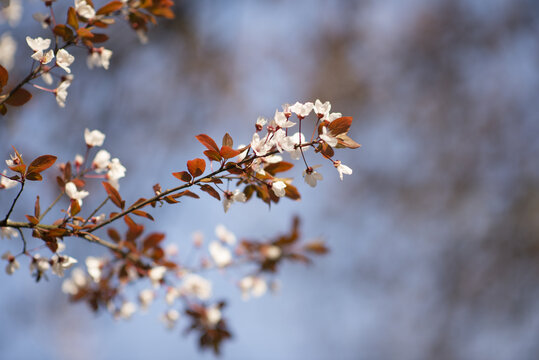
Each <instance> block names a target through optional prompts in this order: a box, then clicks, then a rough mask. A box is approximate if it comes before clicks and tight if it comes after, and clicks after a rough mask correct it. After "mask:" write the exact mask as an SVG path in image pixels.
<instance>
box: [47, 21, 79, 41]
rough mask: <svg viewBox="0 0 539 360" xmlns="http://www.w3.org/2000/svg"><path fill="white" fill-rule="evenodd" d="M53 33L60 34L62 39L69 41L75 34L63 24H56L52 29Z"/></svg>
mask: <svg viewBox="0 0 539 360" xmlns="http://www.w3.org/2000/svg"><path fill="white" fill-rule="evenodd" d="M52 31H53V32H54V34H55V35H58V36H61V37H62V39H64V41H70V40H73V38H74V37H75V35H74V34H73V30H71V29H70V28H68V27H67V26H65V25H64V24H58V25H56V26H55V27H54V29H52Z"/></svg>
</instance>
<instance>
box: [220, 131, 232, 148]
mask: <svg viewBox="0 0 539 360" xmlns="http://www.w3.org/2000/svg"><path fill="white" fill-rule="evenodd" d="M223 146H228V147H230V148H231V147H234V140H232V136H230V134H229V133H226V134H225V136H223Z"/></svg>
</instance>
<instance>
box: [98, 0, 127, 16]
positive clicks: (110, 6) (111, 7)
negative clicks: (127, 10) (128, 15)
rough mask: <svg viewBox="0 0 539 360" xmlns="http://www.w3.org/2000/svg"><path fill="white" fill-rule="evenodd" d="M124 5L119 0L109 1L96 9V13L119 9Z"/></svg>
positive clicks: (111, 11) (100, 13)
mask: <svg viewBox="0 0 539 360" xmlns="http://www.w3.org/2000/svg"><path fill="white" fill-rule="evenodd" d="M123 6H124V3H123V2H121V1H111V2H109V3H108V4H107V5H105V6H103V7H102V8H100V9H99V10H97V12H96V15H106V14H110V13H113V12H115V11H118V10H120V9H121V8H122V7H123Z"/></svg>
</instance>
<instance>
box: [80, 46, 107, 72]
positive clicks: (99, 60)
mask: <svg viewBox="0 0 539 360" xmlns="http://www.w3.org/2000/svg"><path fill="white" fill-rule="evenodd" d="M111 56H112V51H111V50H109V49H105V48H104V47H100V48H98V49H93V50H92V53H91V54H90V55H89V56H88V58H87V60H86V63H87V65H88V67H89V68H90V69H93V68H94V67H102V68H104V69H105V70H108V68H109V62H110V57H111Z"/></svg>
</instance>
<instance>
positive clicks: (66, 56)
mask: <svg viewBox="0 0 539 360" xmlns="http://www.w3.org/2000/svg"><path fill="white" fill-rule="evenodd" d="M73 61H75V57H74V56H73V55H71V54H70V53H68V52H67V51H66V50H64V49H60V50H58V52H57V53H56V65H58V66H59V67H61V68H62V69H64V70H65V71H66V72H67V73H68V74H70V73H71V69H70V68H69V66H70V65H71V64H72V63H73Z"/></svg>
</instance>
